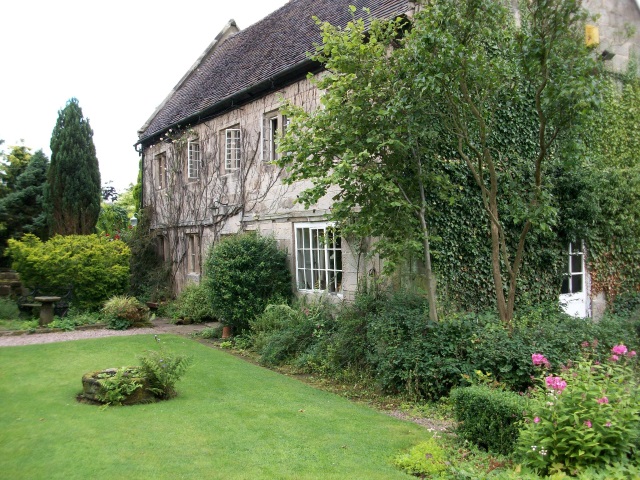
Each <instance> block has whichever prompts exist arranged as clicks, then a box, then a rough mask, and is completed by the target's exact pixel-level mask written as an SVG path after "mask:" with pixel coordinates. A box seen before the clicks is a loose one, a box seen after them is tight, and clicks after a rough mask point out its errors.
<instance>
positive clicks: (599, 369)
mask: <svg viewBox="0 0 640 480" xmlns="http://www.w3.org/2000/svg"><path fill="white" fill-rule="evenodd" d="M584 346H585V349H591V348H592V344H588V343H585V345H584ZM591 355H592V351H589V350H585V357H584V358H582V359H581V360H579V361H578V362H577V363H575V364H573V365H572V366H571V367H570V368H566V369H565V370H564V371H563V372H562V375H561V376H556V375H548V374H546V373H543V374H542V375H541V377H540V379H539V387H538V389H537V390H536V391H535V394H534V403H533V408H532V409H531V414H530V415H528V416H527V423H526V424H525V426H524V428H523V429H522V431H521V432H520V441H519V444H518V453H519V456H520V458H521V459H522V462H523V463H524V465H525V466H527V467H529V468H532V469H534V470H535V471H536V472H538V473H539V474H542V475H547V474H550V473H556V472H560V471H563V472H565V473H568V474H569V475H576V474H578V473H580V472H582V471H584V470H586V469H587V468H590V467H591V468H595V469H598V470H604V469H606V468H609V467H612V466H614V465H624V464H625V463H629V462H631V461H633V463H634V464H635V465H638V461H637V460H638V459H637V458H636V459H633V460H632V455H633V454H637V448H638V447H637V446H638V443H639V441H640V403H639V401H640V394H639V393H638V381H637V378H636V377H635V376H634V374H633V370H632V364H633V363H635V358H633V357H635V352H634V351H629V350H628V349H627V347H626V346H624V345H616V346H615V347H613V348H612V350H611V352H610V359H609V360H607V361H605V362H604V363H600V362H598V361H595V360H592V359H590V357H591ZM541 358H544V357H543V356H542V355H541V354H538V355H537V356H534V357H532V360H533V362H534V363H536V364H539V365H541V366H543V367H544V366H545V365H546V364H548V362H543V361H542V360H541ZM547 373H548V372H547ZM616 468H618V467H616Z"/></svg>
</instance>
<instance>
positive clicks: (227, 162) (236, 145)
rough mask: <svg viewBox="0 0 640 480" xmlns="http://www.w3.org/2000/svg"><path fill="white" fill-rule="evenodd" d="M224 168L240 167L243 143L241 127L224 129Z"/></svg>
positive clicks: (234, 168)
mask: <svg viewBox="0 0 640 480" xmlns="http://www.w3.org/2000/svg"><path fill="white" fill-rule="evenodd" d="M224 138H225V141H224V168H225V170H227V171H229V170H237V169H238V168H240V159H241V155H242V143H241V135H240V129H239V128H227V129H226V130H225V131H224Z"/></svg>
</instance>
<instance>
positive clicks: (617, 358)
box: [609, 355, 620, 362]
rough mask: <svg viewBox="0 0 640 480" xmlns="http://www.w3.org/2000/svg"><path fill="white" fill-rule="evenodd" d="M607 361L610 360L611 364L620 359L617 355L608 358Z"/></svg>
mask: <svg viewBox="0 0 640 480" xmlns="http://www.w3.org/2000/svg"><path fill="white" fill-rule="evenodd" d="M609 360H611V361H612V362H617V361H618V360H620V357H619V356H618V355H611V356H610V357H609Z"/></svg>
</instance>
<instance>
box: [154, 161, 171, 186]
mask: <svg viewBox="0 0 640 480" xmlns="http://www.w3.org/2000/svg"><path fill="white" fill-rule="evenodd" d="M155 164H156V165H155V168H156V175H157V177H158V181H157V184H158V189H160V190H161V189H163V188H167V186H168V185H169V170H168V169H167V154H166V153H165V152H163V153H159V154H158V155H156V157H155Z"/></svg>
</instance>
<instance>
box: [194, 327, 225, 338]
mask: <svg viewBox="0 0 640 480" xmlns="http://www.w3.org/2000/svg"><path fill="white" fill-rule="evenodd" d="M193 336H194V337H197V338H205V339H212V338H222V327H207V328H203V329H202V330H200V331H198V332H195V333H193Z"/></svg>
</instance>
